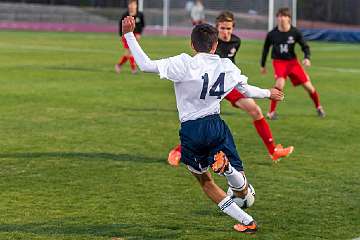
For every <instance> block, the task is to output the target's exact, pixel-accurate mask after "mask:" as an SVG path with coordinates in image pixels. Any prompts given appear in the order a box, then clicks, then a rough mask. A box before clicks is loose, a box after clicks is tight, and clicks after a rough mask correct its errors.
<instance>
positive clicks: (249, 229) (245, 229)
mask: <svg viewBox="0 0 360 240" xmlns="http://www.w3.org/2000/svg"><path fill="white" fill-rule="evenodd" d="M234 229H235V230H236V231H238V232H242V233H247V234H252V233H255V232H256V231H257V225H256V222H255V221H252V222H251V223H249V224H247V225H245V224H242V223H238V224H235V225H234Z"/></svg>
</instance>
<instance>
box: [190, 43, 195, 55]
mask: <svg viewBox="0 0 360 240" xmlns="http://www.w3.org/2000/svg"><path fill="white" fill-rule="evenodd" d="M190 46H191V49H192V50H194V52H196V50H195V48H194V44H193V43H192V42H191V41H190Z"/></svg>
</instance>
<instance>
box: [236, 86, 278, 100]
mask: <svg viewBox="0 0 360 240" xmlns="http://www.w3.org/2000/svg"><path fill="white" fill-rule="evenodd" d="M236 88H237V89H238V90H239V91H240V92H241V93H242V94H244V95H245V96H247V97H249V98H270V99H272V100H275V101H282V100H284V93H283V92H282V91H280V90H278V89H276V88H271V89H262V88H259V87H256V86H252V85H249V84H247V83H245V84H241V83H240V84H238V85H236Z"/></svg>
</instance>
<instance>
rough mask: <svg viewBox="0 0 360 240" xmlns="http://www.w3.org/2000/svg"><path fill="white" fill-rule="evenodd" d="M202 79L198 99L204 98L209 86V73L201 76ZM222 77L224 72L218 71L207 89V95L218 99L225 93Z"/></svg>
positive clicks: (223, 77)
mask: <svg viewBox="0 0 360 240" xmlns="http://www.w3.org/2000/svg"><path fill="white" fill-rule="evenodd" d="M201 78H202V79H203V80H204V83H203V88H202V91H201V94H200V99H205V97H206V94H207V91H208V87H209V75H208V74H207V73H205V74H204V76H202V77H201ZM224 79H225V73H220V75H219V77H218V78H217V80H216V82H215V83H214V85H213V86H212V87H211V89H210V91H209V96H217V98H218V99H220V98H221V96H222V95H223V94H224V93H225V92H224Z"/></svg>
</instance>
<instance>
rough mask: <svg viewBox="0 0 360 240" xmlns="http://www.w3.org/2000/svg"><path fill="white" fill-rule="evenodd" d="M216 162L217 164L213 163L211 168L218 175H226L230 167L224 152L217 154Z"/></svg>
mask: <svg viewBox="0 0 360 240" xmlns="http://www.w3.org/2000/svg"><path fill="white" fill-rule="evenodd" d="M214 161H215V162H214V163H213V165H211V168H212V170H213V171H214V172H216V173H219V174H222V173H224V172H225V171H226V169H227V168H228V166H229V160H228V158H227V157H226V155H225V153H224V152H223V151H220V152H218V153H217V154H215V156H214Z"/></svg>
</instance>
